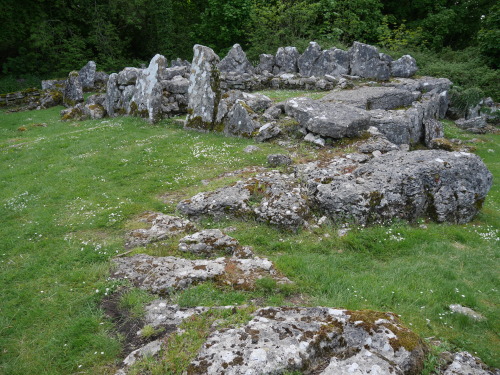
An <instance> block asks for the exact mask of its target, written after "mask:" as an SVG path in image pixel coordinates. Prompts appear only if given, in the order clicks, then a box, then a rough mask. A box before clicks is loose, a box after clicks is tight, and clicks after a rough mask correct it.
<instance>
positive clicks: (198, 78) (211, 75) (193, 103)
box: [186, 44, 221, 130]
mask: <svg viewBox="0 0 500 375" xmlns="http://www.w3.org/2000/svg"><path fill="white" fill-rule="evenodd" d="M193 50H194V57H193V62H192V64H191V75H190V77H189V90H188V95H189V103H188V116H187V119H186V127H188V128H194V129H200V130H214V129H215V127H216V126H217V122H216V117H217V108H218V106H219V102H220V99H221V91H220V90H221V89H220V82H219V75H220V72H219V69H218V67H217V65H218V64H219V56H217V55H216V54H215V52H214V51H213V50H212V49H211V48H208V47H204V46H201V45H199V44H196V45H195V46H194V47H193Z"/></svg>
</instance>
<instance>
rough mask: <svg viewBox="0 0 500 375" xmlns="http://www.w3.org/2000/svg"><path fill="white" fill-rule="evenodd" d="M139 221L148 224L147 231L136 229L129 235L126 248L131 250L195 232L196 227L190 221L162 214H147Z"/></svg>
mask: <svg viewBox="0 0 500 375" xmlns="http://www.w3.org/2000/svg"><path fill="white" fill-rule="evenodd" d="M139 221H141V222H144V223H146V224H147V225H148V226H149V228H147V229H134V230H132V231H130V232H129V233H128V234H127V238H126V240H125V248H127V249H131V248H134V247H138V246H146V245H147V244H149V243H152V242H157V241H162V240H165V239H167V238H170V237H172V236H175V235H178V234H181V233H187V232H193V231H194V230H195V226H194V224H193V223H191V222H190V221H189V220H186V219H182V218H180V217H175V216H170V215H165V214H162V213H160V212H146V213H144V214H143V215H142V216H141V218H140V219H139Z"/></svg>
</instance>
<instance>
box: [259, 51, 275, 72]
mask: <svg viewBox="0 0 500 375" xmlns="http://www.w3.org/2000/svg"><path fill="white" fill-rule="evenodd" d="M259 61H260V62H259V65H257V68H255V71H256V72H257V73H258V74H264V73H265V72H267V73H272V72H273V68H274V63H275V61H276V59H275V57H274V56H273V55H269V54H266V53H263V54H261V55H259Z"/></svg>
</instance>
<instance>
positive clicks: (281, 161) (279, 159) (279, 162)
mask: <svg viewBox="0 0 500 375" xmlns="http://www.w3.org/2000/svg"><path fill="white" fill-rule="evenodd" d="M292 163H293V161H292V159H291V158H290V156H288V155H284V154H272V155H267V164H269V166H270V167H279V166H283V165H290V164H292Z"/></svg>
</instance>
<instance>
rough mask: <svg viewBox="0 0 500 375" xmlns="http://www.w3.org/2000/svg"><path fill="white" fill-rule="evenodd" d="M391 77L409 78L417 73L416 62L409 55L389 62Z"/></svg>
mask: <svg viewBox="0 0 500 375" xmlns="http://www.w3.org/2000/svg"><path fill="white" fill-rule="evenodd" d="M390 64H391V65H390V67H391V76H393V77H403V78H409V77H413V76H414V75H415V73H416V72H417V71H418V67H417V62H416V61H415V59H414V58H413V57H411V56H410V55H404V56H402V57H400V58H399V59H397V60H395V61H391V62H390Z"/></svg>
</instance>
